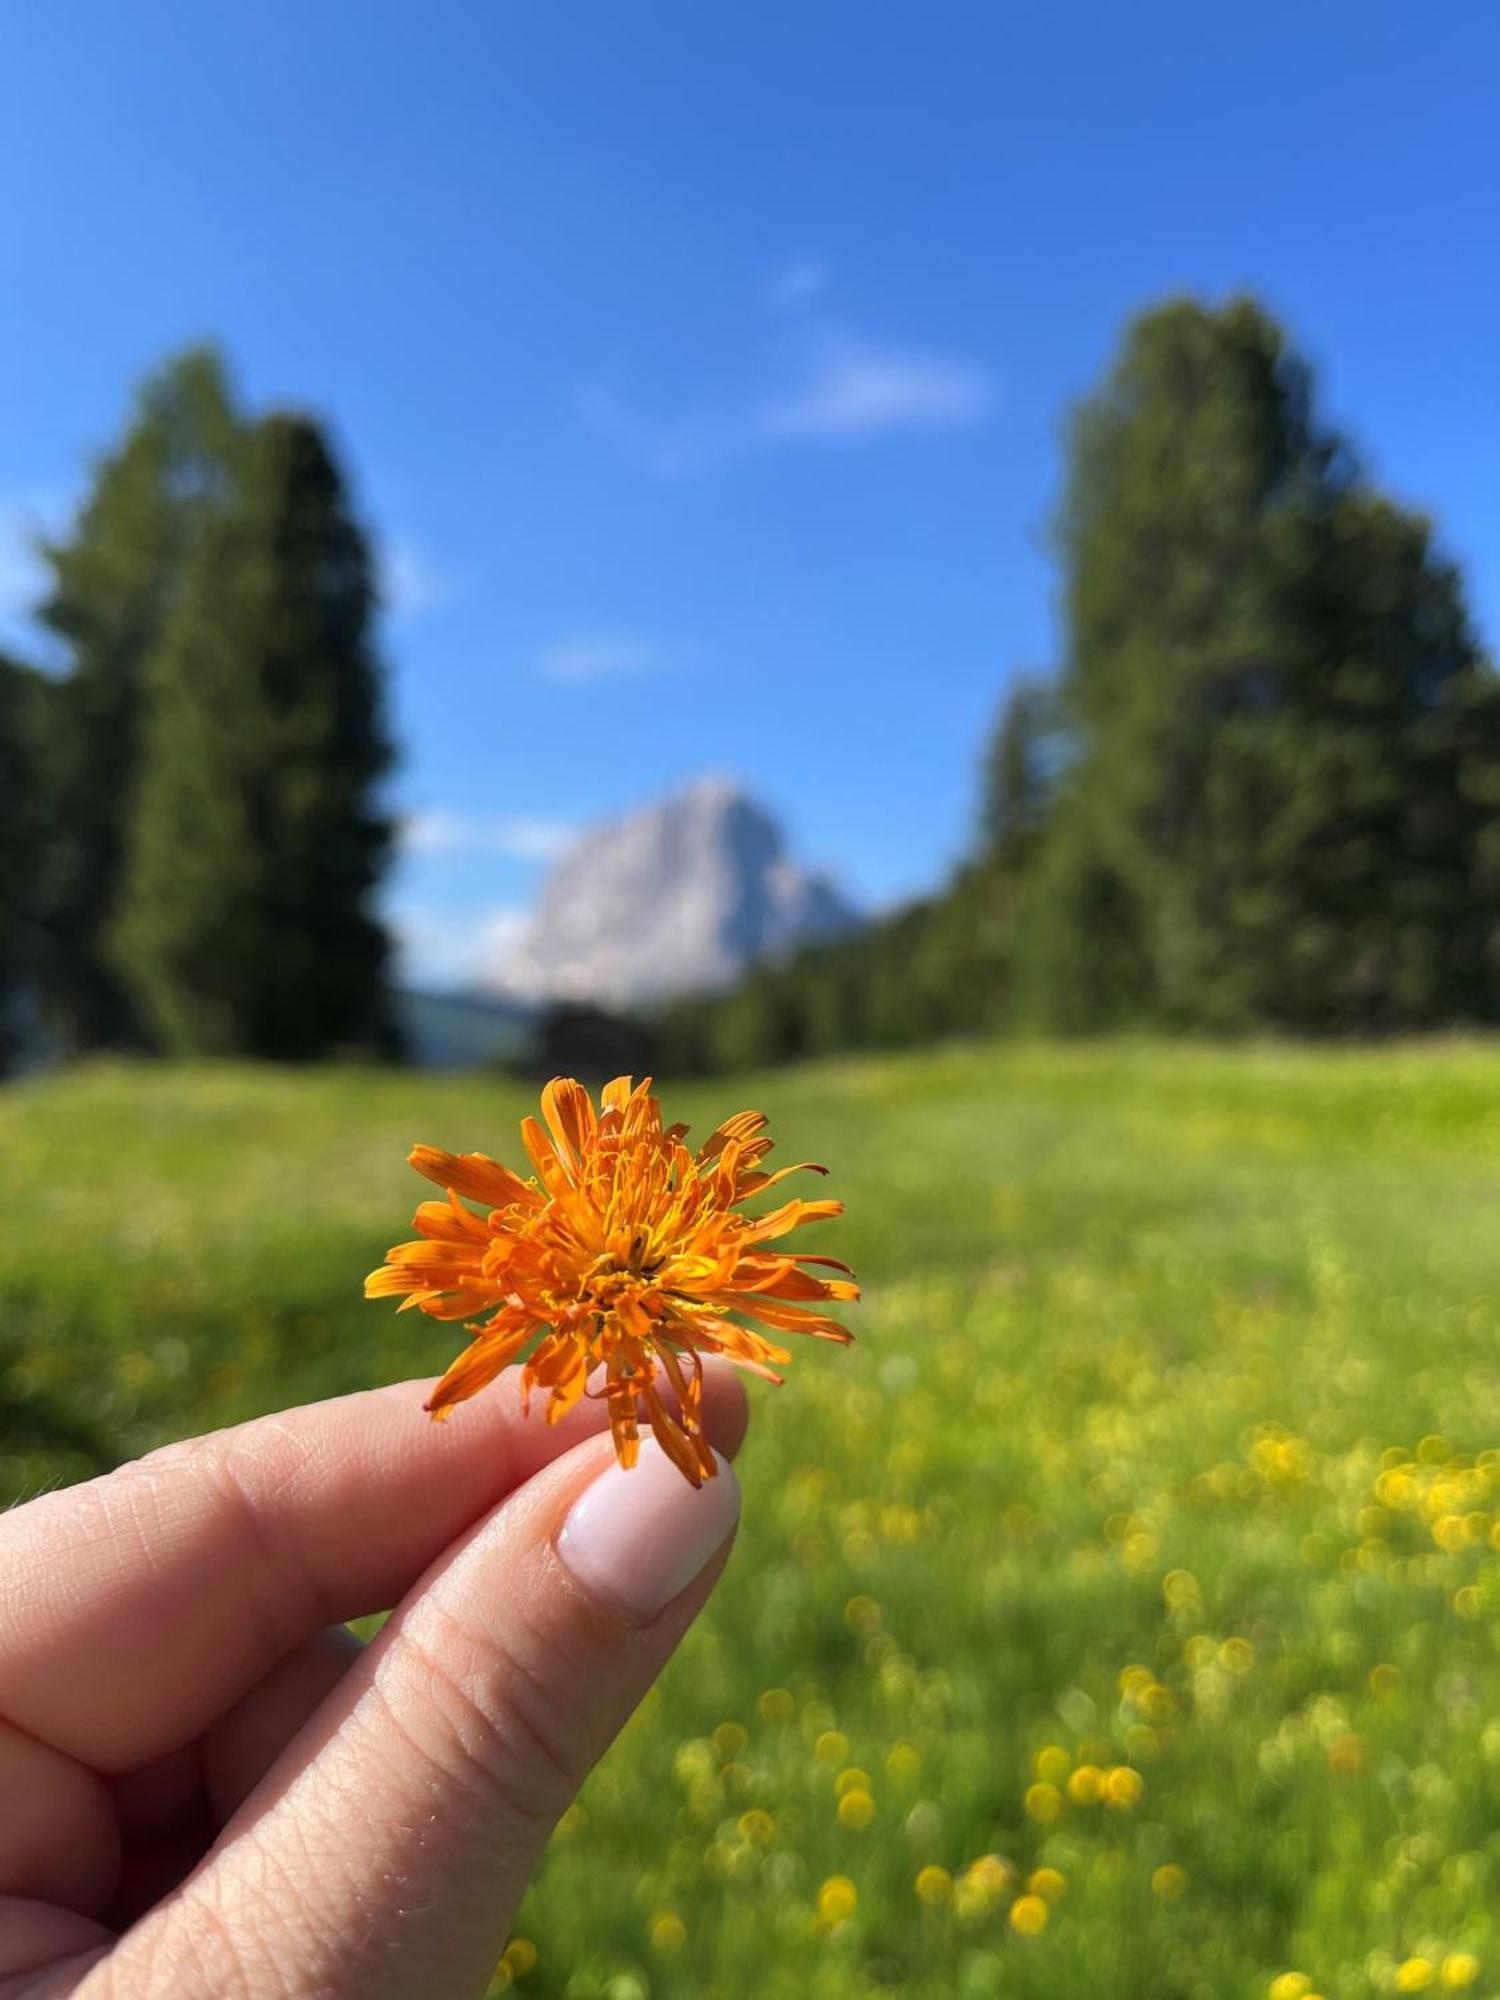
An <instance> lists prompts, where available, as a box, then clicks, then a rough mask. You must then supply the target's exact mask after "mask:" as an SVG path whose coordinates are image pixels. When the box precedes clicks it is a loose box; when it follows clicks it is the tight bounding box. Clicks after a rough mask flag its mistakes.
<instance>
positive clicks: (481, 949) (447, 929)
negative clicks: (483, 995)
mask: <svg viewBox="0 0 1500 2000" xmlns="http://www.w3.org/2000/svg"><path fill="white" fill-rule="evenodd" d="M526 923H527V912H526V911H525V910H524V909H521V908H520V907H518V906H516V905H512V904H509V903H487V904H484V905H481V906H480V907H478V908H476V909H466V910H427V909H417V908H406V909H397V910H394V911H393V912H392V913H391V918H390V924H391V932H392V935H393V937H394V939H395V944H396V976H397V978H398V979H399V980H400V982H401V984H402V985H404V986H412V987H415V988H417V989H418V990H424V989H425V990H427V991H432V992H443V991H452V990H462V989H464V988H469V987H477V986H488V985H491V984H493V982H494V981H495V979H496V977H497V975H498V973H499V970H500V968H501V966H502V965H503V964H504V962H505V960H506V958H507V957H508V956H509V954H510V952H511V950H512V948H513V946H514V945H515V942H516V940H517V938H518V937H519V936H520V935H521V932H522V931H523V930H524V928H525V926H526Z"/></svg>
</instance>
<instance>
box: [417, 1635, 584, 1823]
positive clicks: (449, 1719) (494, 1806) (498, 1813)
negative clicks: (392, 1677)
mask: <svg viewBox="0 0 1500 2000" xmlns="http://www.w3.org/2000/svg"><path fill="white" fill-rule="evenodd" d="M455 1625H456V1621H452V1620H448V1619H440V1620H439V1622H438V1624H437V1625H436V1627H435V1628H434V1629H432V1630H430V1631H424V1632H420V1633H411V1634H408V1635H404V1636H403V1640H402V1645H401V1648H400V1650H401V1654H402V1669H403V1675H409V1676H410V1684H409V1688H408V1691H407V1695H408V1701H409V1700H411V1699H412V1698H414V1699H415V1702H416V1703H417V1704H418V1705H419V1712H420V1713H421V1714H422V1717H423V1724H424V1728H423V1731H422V1734H423V1737H424V1741H425V1742H427V1744H428V1754H429V1755H430V1756H431V1757H432V1758H433V1759H434V1760H435V1761H436V1762H437V1763H438V1765H439V1766H440V1768H441V1771H442V1774H443V1777H444V1779H445V1780H446V1781H447V1782H448V1783H449V1784H450V1785H454V1786H456V1787H457V1788H458V1789H459V1793H460V1796H462V1797H465V1798H466V1799H467V1801H468V1803H469V1804H470V1805H471V1806H472V1807H473V1808H474V1809H475V1810H476V1811H477V1812H478V1813H479V1814H480V1815H481V1816H482V1817H483V1819H484V1820H486V1821H487V1822H488V1823H490V1824H491V1825H495V1826H498V1827H500V1828H501V1829H512V1830H516V1831H519V1832H522V1833H524V1834H526V1835H527V1836H531V1835H534V1834H536V1833H538V1832H545V1831H546V1829H548V1828H549V1827H550V1826H551V1825H552V1823H553V1821H554V1820H555V1819H556V1818H557V1815H558V1814H559V1813H560V1812H561V1811H562V1809H563V1807H564V1806H565V1805H566V1804H567V1802H568V1800H569V1799H570V1798H571V1797H572V1795H573V1793H574V1792H575V1791H576V1790H577V1788H578V1784H579V1782H580V1780H581V1778H582V1775H583V1772H584V1771H585V1770H586V1769H587V1767H588V1765H589V1763H591V1762H592V1761H593V1760H592V1756H591V1755H590V1753H589V1750H588V1747H587V1732H586V1730H585V1728H584V1725H583V1721H582V1718H581V1715H580V1712H579V1708H578V1704H577V1702H576V1700H575V1699H574V1697H573V1696H572V1694H571V1693H570V1691H569V1688H568V1681H567V1676H566V1674H565V1673H564V1672H563V1670H562V1666H561V1663H560V1662H555V1661H553V1660H551V1659H549V1658H548V1657H547V1655H546V1653H545V1651H544V1649H543V1648H541V1647H540V1646H539V1645H538V1644H537V1643H536V1641H535V1635H530V1634H528V1635H527V1643H526V1644H525V1645H521V1644H517V1643H514V1642H508V1641H506V1640H505V1639H503V1638H496V1637H495V1636H493V1635H486V1638H485V1640H484V1642H483V1646H482V1648H481V1647H480V1646H479V1644H478V1642H476V1641H475V1640H474V1639H473V1637H472V1635H470V1634H468V1633H467V1632H466V1631H464V1630H463V1628H462V1627H458V1628H457V1629H456V1630H455V1629H454V1627H455ZM475 1656H479V1657H482V1658H483V1661H484V1664H483V1667H482V1670H479V1671H472V1670H460V1669H458V1668H456V1667H455V1666H454V1665H453V1664H452V1662H453V1661H454V1660H455V1659H464V1658H466V1657H475ZM401 1706H402V1708H403V1709H406V1708H407V1702H406V1701H403V1702H402V1704H401ZM434 1724H435V1726H436V1729H437V1731H438V1735H437V1738H436V1740H435V1742H434V1741H432V1739H431V1737H430V1726H431V1725H434ZM405 1733H406V1734H407V1735H408V1737H410V1736H411V1735H412V1734H413V1733H414V1731H413V1730H412V1729H411V1728H408V1729H407V1730H406V1732H405Z"/></svg>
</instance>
